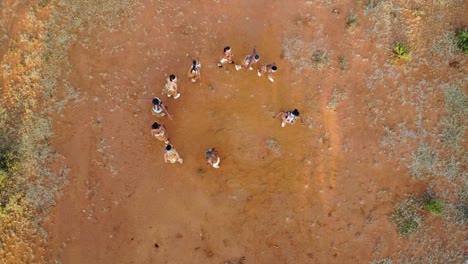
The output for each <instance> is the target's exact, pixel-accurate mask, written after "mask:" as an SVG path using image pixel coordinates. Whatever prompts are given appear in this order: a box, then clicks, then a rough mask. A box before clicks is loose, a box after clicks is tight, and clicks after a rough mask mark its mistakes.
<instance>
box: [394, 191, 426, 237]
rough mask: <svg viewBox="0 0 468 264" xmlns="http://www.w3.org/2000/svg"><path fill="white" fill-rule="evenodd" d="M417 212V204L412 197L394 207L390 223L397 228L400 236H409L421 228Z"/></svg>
mask: <svg viewBox="0 0 468 264" xmlns="http://www.w3.org/2000/svg"><path fill="white" fill-rule="evenodd" d="M418 210H419V203H418V202H417V200H416V199H415V198H414V197H411V198H408V199H405V200H403V201H402V202H401V203H400V204H398V205H397V206H396V207H395V211H394V212H393V214H392V215H391V217H390V221H391V222H392V223H394V224H395V225H396V226H397V230H398V232H399V233H400V234H402V235H404V236H409V235H411V234H413V233H415V232H417V231H418V230H419V228H420V227H421V224H422V219H421V216H420V215H419V213H418Z"/></svg>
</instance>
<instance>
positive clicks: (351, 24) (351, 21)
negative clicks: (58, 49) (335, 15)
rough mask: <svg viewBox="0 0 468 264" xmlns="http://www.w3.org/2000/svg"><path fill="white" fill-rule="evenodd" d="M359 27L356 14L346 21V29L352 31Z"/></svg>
mask: <svg viewBox="0 0 468 264" xmlns="http://www.w3.org/2000/svg"><path fill="white" fill-rule="evenodd" d="M358 25H359V21H358V17H357V15H356V14H351V15H350V16H348V18H347V19H346V29H347V30H351V29H353V28H355V27H356V26H358Z"/></svg>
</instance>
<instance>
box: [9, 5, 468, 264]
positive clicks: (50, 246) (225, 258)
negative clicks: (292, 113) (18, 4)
mask: <svg viewBox="0 0 468 264" xmlns="http://www.w3.org/2000/svg"><path fill="white" fill-rule="evenodd" d="M6 4H7V3H5V4H4V5H6ZM31 5H32V4H31ZM31 5H28V4H26V3H24V6H23V8H24V9H25V10H32V11H30V12H42V13H40V14H42V15H43V18H42V19H43V20H44V21H47V23H46V24H45V25H46V26H45V28H46V29H40V30H46V33H45V36H46V37H44V42H45V43H46V44H47V45H46V47H47V48H45V49H44V56H43V59H44V61H46V62H47V63H48V65H55V66H56V67H51V66H49V68H48V69H49V70H48V72H49V75H47V76H46V77H47V78H45V79H47V80H57V81H56V82H55V83H53V85H54V87H57V89H54V90H53V91H52V89H50V92H49V94H50V96H49V100H50V101H48V102H50V104H51V105H53V107H51V109H48V112H45V113H46V114H47V116H49V117H50V118H51V119H52V123H51V124H52V128H53V131H54V136H53V137H51V140H50V144H51V145H52V146H53V149H54V150H55V151H56V152H57V153H60V155H61V158H60V162H54V163H53V164H52V165H53V166H55V167H61V166H62V163H64V164H65V165H66V166H65V167H66V168H67V169H66V171H67V172H68V171H69V173H68V184H67V186H66V187H65V188H63V189H62V191H61V193H62V196H61V198H60V199H58V200H57V202H56V204H55V206H53V207H52V208H51V209H50V210H48V211H46V212H45V213H43V219H45V221H41V223H43V226H45V227H46V229H47V233H48V235H47V236H45V235H44V236H43V239H44V241H45V242H44V243H41V244H40V247H41V248H43V249H44V250H41V251H32V252H31V253H30V254H36V255H41V257H43V258H36V260H35V261H36V262H38V263H39V262H45V263H243V262H244V263H387V264H388V263H463V262H464V261H466V260H467V252H468V244H467V243H468V241H467V240H466V233H467V232H468V228H467V222H468V220H466V219H467V218H468V214H467V213H466V212H467V211H466V210H467V208H468V198H467V197H468V191H467V186H468V180H467V175H466V164H467V163H466V158H467V157H466V154H465V149H466V140H465V136H464V134H465V130H466V126H465V125H466V120H465V119H466V118H465V116H466V109H468V108H467V107H466V106H467V100H466V92H467V83H468V80H467V77H466V76H467V66H466V65H467V58H466V56H467V55H465V54H463V53H461V52H460V51H459V50H458V49H457V47H456V45H455V44H454V42H453V39H454V38H455V37H454V36H455V33H456V32H457V30H458V29H460V28H463V26H466V25H467V24H468V17H466V14H464V12H463V10H467V9H468V2H467V1H464V0H454V1H444V0H435V1H431V3H427V1H383V0H382V1H372V0H369V1H337V0H328V1H325V0H323V1H320V0H316V1H299V0H297V1H264V0H259V1H247V0H246V1H244V0H241V1H229V0H213V1H176V3H175V2H173V1H156V0H135V1H115V2H112V1H98V0H95V1H73V0H62V1H38V2H37V3H36V6H31ZM37 5H39V6H40V8H38V7H37ZM10 8H11V7H10ZM38 10H39V11H38ZM334 10H335V11H334ZM38 17H39V18H38V19H41V17H40V16H38ZM11 24H12V25H15V23H14V22H11ZM1 30H4V29H1ZM17 30H18V29H15V28H11V29H10V31H8V30H6V31H5V30H4V31H2V32H1V33H2V34H4V35H5V36H6V35H8V36H10V37H11V38H14V36H13V35H12V34H11V33H9V32H15V31H17ZM37 30H39V29H37ZM9 34H10V35H9ZM0 41H2V42H1V43H2V44H3V43H6V40H4V38H2V39H0ZM397 43H404V44H405V45H406V46H407V47H408V50H409V53H410V54H411V59H409V60H395V59H392V58H391V55H390V54H391V51H392V48H393V47H394V46H395V45H396V44H397ZM226 45H229V46H231V47H232V49H233V53H234V56H235V57H234V60H235V61H240V60H241V59H242V58H243V57H244V56H245V55H246V54H248V53H249V52H250V51H251V50H252V48H253V47H254V46H256V48H257V50H258V52H259V54H260V56H261V60H260V62H262V63H270V62H276V64H277V65H278V68H279V71H278V72H277V74H276V75H275V78H276V81H275V82H274V83H271V82H269V81H268V80H267V79H266V77H265V76H263V78H259V77H258V76H257V75H256V74H255V72H254V71H245V70H243V71H239V72H238V71H236V70H235V69H234V68H233V67H229V66H227V67H224V68H222V69H219V68H218V67H216V62H217V60H218V59H219V57H220V55H221V53H222V48H223V47H224V46H226ZM0 51H1V50H0ZM0 54H7V53H5V51H4V50H3V51H2V53H0ZM5 56H6V55H3V58H6V57H5ZM190 56H193V57H196V58H198V59H199V60H200V62H201V64H202V73H203V76H202V81H201V82H199V83H195V84H194V83H191V82H190V81H189V80H188V79H187V78H186V73H187V71H188V69H189V67H190V64H191V60H190ZM4 62H5V59H3V60H2V63H3V64H4ZM47 63H46V64H47ZM171 73H174V74H176V75H177V76H178V77H179V80H180V83H179V89H180V92H181V94H182V95H181V97H180V98H179V99H177V100H173V99H166V98H163V97H162V96H161V89H162V87H163V85H164V82H165V79H166V78H167V76H168V75H169V74H171ZM46 84H50V83H45V84H44V85H46ZM50 85H52V84H50ZM153 96H161V98H163V101H164V103H165V104H166V105H167V106H168V108H169V111H170V113H171V114H173V116H174V118H173V119H172V120H169V119H167V118H162V119H158V121H160V122H161V123H163V124H165V125H166V127H167V131H168V133H169V137H170V140H171V142H172V143H173V145H174V146H175V147H176V148H177V150H178V151H179V153H180V154H181V156H182V157H183V158H184V164H182V165H179V164H177V165H174V164H164V160H163V153H164V151H163V150H164V146H163V145H162V144H161V142H159V141H156V140H155V139H154V138H151V135H150V128H151V124H152V123H153V122H154V121H156V119H155V118H154V117H153V116H152V115H151V113H150V108H151V102H150V100H148V98H152V97H153ZM46 98H47V97H46ZM294 108H298V109H299V110H300V111H301V115H302V116H303V118H304V121H305V126H301V125H300V124H296V125H294V126H287V127H285V128H281V126H280V123H281V122H280V120H279V119H277V120H273V119H272V118H271V117H272V116H273V115H274V114H276V113H277V112H278V111H280V110H290V109H294ZM211 147H216V149H217V150H218V151H219V153H220V156H221V159H222V162H221V168H220V169H218V170H215V169H212V168H210V167H208V166H207V165H206V162H205V159H204V151H205V150H206V149H208V148H211ZM56 163H57V164H56ZM59 165H60V166H59ZM428 191H430V192H431V193H434V195H435V196H436V197H437V198H438V199H440V200H442V201H443V202H444V204H445V207H444V213H443V215H442V216H435V215H433V214H431V213H430V212H429V211H427V210H424V209H423V208H422V207H421V208H420V207H418V206H416V207H415V206H412V205H411V206H405V205H406V204H407V201H408V197H416V198H420V197H422V196H423V193H425V192H426V193H427V192H428ZM410 207H411V208H410ZM395 208H396V209H397V210H398V208H404V210H414V212H412V213H411V214H410V215H411V217H413V218H414V219H416V220H417V221H415V222H416V223H418V228H417V230H416V231H415V232H414V233H411V234H409V235H408V236H405V235H402V234H400V233H399V232H398V228H397V226H396V225H395V224H394V223H392V219H395V218H394V217H393V218H392V216H394V215H395V214H394V212H395ZM408 208H409V209H408ZM393 221H394V220H393ZM394 222H395V221H394ZM11 243H13V242H11ZM38 245H39V244H38ZM38 247H39V246H38ZM15 254H16V255H15ZM15 254H13V253H12V254H10V256H12V257H11V258H9V260H8V261H7V263H30V262H31V261H30V260H29V262H28V261H22V260H21V259H20V258H16V260H15V257H14V256H18V254H20V253H15ZM243 257H244V258H243Z"/></svg>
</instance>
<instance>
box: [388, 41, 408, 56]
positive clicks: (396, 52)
mask: <svg viewBox="0 0 468 264" xmlns="http://www.w3.org/2000/svg"><path fill="white" fill-rule="evenodd" d="M391 57H392V58H393V59H394V60H410V59H411V54H410V53H409V51H408V48H407V47H406V45H404V44H403V43H397V44H396V45H395V47H393V50H392V53H391Z"/></svg>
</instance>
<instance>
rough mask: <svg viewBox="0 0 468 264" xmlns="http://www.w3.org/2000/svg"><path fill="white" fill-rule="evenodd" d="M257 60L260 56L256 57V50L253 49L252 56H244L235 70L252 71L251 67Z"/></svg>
mask: <svg viewBox="0 0 468 264" xmlns="http://www.w3.org/2000/svg"><path fill="white" fill-rule="evenodd" d="M259 60H260V55H258V53H257V50H256V49H255V48H254V49H253V52H252V54H250V55H247V56H245V58H244V61H243V62H242V64H241V65H236V70H240V69H242V68H246V69H249V70H253V68H252V65H253V64H255V63H257V62H258V61H259Z"/></svg>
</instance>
